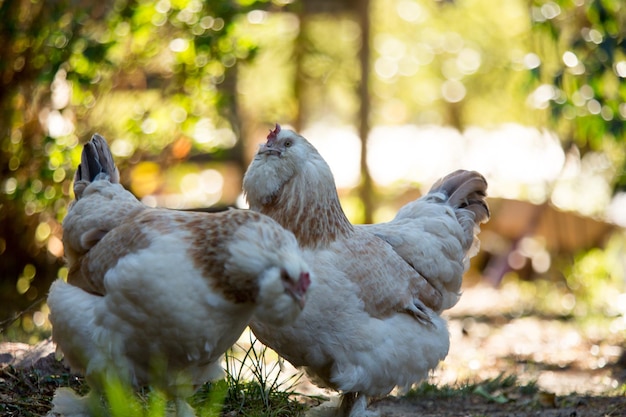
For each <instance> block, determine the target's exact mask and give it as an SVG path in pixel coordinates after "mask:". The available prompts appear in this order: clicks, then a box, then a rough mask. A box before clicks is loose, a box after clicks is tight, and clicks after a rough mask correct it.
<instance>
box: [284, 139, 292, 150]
mask: <svg viewBox="0 0 626 417" xmlns="http://www.w3.org/2000/svg"><path fill="white" fill-rule="evenodd" d="M291 145H293V142H292V141H290V140H286V141H285V148H289V147H290V146H291Z"/></svg>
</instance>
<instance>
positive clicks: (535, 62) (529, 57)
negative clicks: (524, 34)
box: [522, 52, 541, 69]
mask: <svg viewBox="0 0 626 417" xmlns="http://www.w3.org/2000/svg"><path fill="white" fill-rule="evenodd" d="M522 62H523V64H524V67H526V68H527V69H535V68H537V67H539V65H541V59H540V58H539V55H537V54H533V53H532V52H530V53H528V54H526V55H524V59H523V60H522Z"/></svg>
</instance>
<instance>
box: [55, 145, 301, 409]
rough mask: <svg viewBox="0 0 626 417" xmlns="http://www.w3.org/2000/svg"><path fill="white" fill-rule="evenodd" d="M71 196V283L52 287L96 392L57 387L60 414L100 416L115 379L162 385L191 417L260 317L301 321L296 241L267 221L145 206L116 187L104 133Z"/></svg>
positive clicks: (65, 335) (67, 227)
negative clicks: (196, 398) (193, 403)
mask: <svg viewBox="0 0 626 417" xmlns="http://www.w3.org/2000/svg"><path fill="white" fill-rule="evenodd" d="M74 190H75V194H76V201H75V202H73V203H72V205H71V207H70V209H69V212H68V214H67V216H66V218H65V220H64V223H63V242H64V246H65V251H66V256H67V261H68V266H69V274H68V282H67V283H66V282H64V281H63V280H57V281H56V282H54V283H53V284H52V287H51V289H50V294H49V296H48V305H49V307H50V311H51V313H50V320H51V322H52V325H53V339H54V341H55V342H56V343H57V345H58V347H59V348H60V349H61V350H62V352H63V353H64V355H65V358H66V360H67V361H68V362H69V364H70V366H71V367H72V368H73V369H75V370H78V371H80V372H82V373H84V374H85V376H86V379H87V381H88V383H89V384H90V386H91V388H92V391H91V394H90V396H88V397H82V398H81V397H78V396H76V395H75V394H74V393H73V392H71V391H69V390H67V389H61V390H58V391H57V393H56V394H55V398H54V400H53V405H54V408H53V410H52V414H56V415H64V416H82V415H89V414H90V413H93V412H97V411H96V410H95V409H94V403H99V400H98V399H97V398H98V396H99V395H98V394H99V393H101V392H102V391H103V390H104V386H105V384H106V383H107V381H109V379H112V380H119V381H121V382H122V383H125V384H126V385H128V386H130V385H131V384H134V385H135V386H142V385H146V384H150V385H152V386H155V387H157V388H159V389H161V390H162V391H163V392H165V393H166V394H167V395H168V397H170V398H172V399H174V400H175V401H176V413H177V416H191V415H193V410H192V409H191V407H190V406H189V405H188V404H187V403H186V401H185V399H186V397H188V396H189V395H191V394H192V393H193V392H194V390H195V389H196V388H197V387H198V386H199V385H200V384H202V383H204V382H206V381H208V380H210V379H213V378H216V377H218V376H221V375H222V374H223V371H222V369H221V366H220V357H221V355H222V354H223V353H224V352H225V351H226V350H227V349H228V348H229V347H230V346H231V345H232V344H233V343H234V342H235V341H236V340H237V338H238V337H239V336H240V334H241V333H242V331H243V330H244V328H245V327H246V326H247V324H248V322H249V320H250V318H251V316H252V315H253V314H255V315H256V317H257V318H258V319H259V320H261V321H265V322H267V323H271V324H272V325H276V326H280V325H283V324H285V323H289V322H291V321H293V320H294V319H295V318H296V317H297V316H298V315H299V314H300V311H301V309H302V308H303V306H304V300H305V294H306V292H307V289H308V287H309V284H310V275H309V267H308V266H307V264H306V262H305V261H304V259H303V257H302V255H301V251H300V250H299V248H298V243H297V241H296V239H295V237H294V235H293V234H292V233H291V232H288V231H286V230H285V229H283V228H282V227H281V226H280V225H279V224H278V223H276V222H275V221H274V220H272V219H270V218H269V217H267V216H264V215H262V214H259V213H255V212H251V211H244V210H229V211H226V212H223V213H217V214H207V213H192V212H180V211H174V210H166V209H154V208H148V207H146V206H144V205H143V204H142V203H141V202H139V201H138V200H137V199H136V198H135V197H134V196H133V195H132V194H131V193H130V192H128V191H126V190H125V189H124V188H123V187H122V186H121V185H120V184H119V174H118V172H117V168H116V167H115V164H114V162H113V157H112V155H111V153H110V151H109V148H108V146H107V143H106V141H105V140H104V139H103V138H102V137H100V136H98V135H94V137H93V138H92V140H91V142H89V143H87V144H86V145H85V148H84V150H83V154H82V161H81V165H80V166H79V169H78V171H77V172H76V176H75V183H74ZM92 394H93V395H92ZM94 398H95V401H92V400H93V399H94Z"/></svg>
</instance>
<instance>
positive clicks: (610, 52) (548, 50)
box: [529, 0, 626, 190]
mask: <svg viewBox="0 0 626 417" xmlns="http://www.w3.org/2000/svg"><path fill="white" fill-rule="evenodd" d="M625 6H626V5H625V4H624V2H623V1H621V0H587V1H580V0H578V1H573V0H557V1H547V0H534V1H533V2H532V6H531V15H530V17H531V19H532V23H533V41H534V49H535V51H536V53H537V56H538V58H539V59H540V60H541V62H540V63H538V65H537V66H536V67H534V68H532V71H530V73H529V74H530V75H531V76H532V77H534V78H536V80H537V81H538V82H539V83H541V84H540V87H539V88H540V89H541V90H540V94H538V95H539V96H541V97H538V99H539V100H540V101H542V103H540V106H542V107H543V106H545V107H547V108H549V110H550V117H551V120H552V125H553V126H554V127H555V129H556V131H557V132H558V133H559V136H560V137H561V140H562V141H563V142H564V147H565V148H566V149H568V148H570V147H571V146H573V145H575V146H576V147H577V148H578V149H579V150H580V152H581V154H583V155H584V154H585V153H587V152H590V151H600V152H605V153H606V154H607V155H608V156H609V157H610V158H611V159H612V160H613V162H614V163H616V164H620V165H621V169H619V170H618V175H617V177H616V178H615V182H614V184H613V186H614V189H616V190H626V158H624V150H623V144H624V139H625V137H626V123H625V120H626V83H625V82H624V79H625V78H626V9H625ZM536 91H537V90H536Z"/></svg>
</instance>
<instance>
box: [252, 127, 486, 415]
mask: <svg viewBox="0 0 626 417" xmlns="http://www.w3.org/2000/svg"><path fill="white" fill-rule="evenodd" d="M243 188H244V193H245V195H246V198H247V200H248V202H249V204H250V208H251V209H252V210H255V211H259V212H261V213H263V214H266V215H268V216H270V217H272V218H273V219H275V220H276V221H278V222H279V223H280V224H281V225H282V226H283V227H285V228H286V229H289V230H291V231H292V232H294V234H295V235H296V238H297V239H298V242H299V244H300V246H301V248H302V249H303V251H304V255H305V258H306V259H307V261H308V263H309V265H311V266H312V268H313V271H314V273H315V275H316V277H317V279H318V280H317V284H316V287H315V288H312V290H311V291H310V292H309V293H308V295H307V296H308V301H307V302H308V306H309V307H308V308H307V309H306V310H305V311H304V312H303V314H301V315H300V317H299V318H298V319H297V320H296V321H295V322H294V323H293V324H291V325H287V326H284V327H281V328H278V327H276V326H273V325H271V324H269V323H263V322H262V321H260V320H253V321H252V323H251V328H252V330H253V332H254V333H255V335H256V336H257V337H258V338H259V339H260V340H261V341H262V342H263V343H265V344H266V345H268V346H269V347H271V348H273V349H274V350H276V351H277V352H278V353H279V354H280V355H281V356H283V357H284V358H286V359H287V360H288V361H289V362H291V363H292V364H293V365H294V366H297V367H304V369H305V370H306V371H307V373H308V374H309V375H310V376H311V377H312V379H313V381H314V382H316V383H317V384H318V385H320V386H322V387H328V388H332V389H335V390H338V391H340V392H341V393H342V394H343V395H342V403H341V406H340V411H341V412H342V414H344V415H350V416H351V417H357V416H364V415H370V414H375V413H373V412H371V411H370V410H368V408H367V407H368V400H367V397H371V396H381V395H387V394H388V393H389V392H390V391H391V390H392V389H393V388H394V387H396V386H399V387H404V388H406V387H409V386H411V385H412V384H414V383H417V382H419V381H421V380H422V379H424V378H425V377H426V376H427V375H428V372H429V371H430V370H431V369H433V368H434V367H435V366H437V364H438V363H439V361H441V360H442V359H443V358H444V357H445V356H446V355H447V353H448V348H449V334H448V329H447V326H446V322H445V321H444V319H442V318H441V317H440V316H439V313H441V311H443V310H444V309H447V308H450V307H452V306H453V305H454V304H455V303H456V302H457V301H458V298H459V295H460V288H461V282H462V277H463V273H464V272H465V270H466V269H467V267H468V265H469V258H470V256H472V255H473V254H474V253H475V251H476V250H477V243H478V240H477V238H476V234H477V233H478V231H479V225H480V223H482V222H485V221H487V219H488V217H489V210H488V207H487V204H486V202H485V195H486V189H487V183H486V181H485V179H484V178H483V177H482V176H481V175H480V174H478V173H476V172H469V171H457V172H455V173H452V174H450V175H449V176H447V177H445V178H443V179H441V180H440V181H439V182H437V183H436V184H435V185H434V186H433V188H432V189H431V190H430V192H429V193H428V194H427V195H425V196H424V197H422V198H420V199H418V200H416V201H413V202H411V203H409V204H407V205H406V206H404V207H403V208H402V209H401V210H400V211H399V212H398V214H397V216H396V217H395V218H394V219H393V220H392V221H390V222H388V223H384V224H376V225H362V226H354V225H352V224H351V223H350V222H349V221H348V219H347V217H346V216H345V214H344V212H343V210H342V208H341V205H340V203H339V198H338V195H337V190H336V188H335V183H334V179H333V176H332V173H331V171H330V168H329V166H328V164H327V163H326V162H325V161H324V159H323V158H322V157H321V156H320V154H319V153H318V152H317V150H316V149H315V148H314V147H313V146H312V145H311V144H310V143H309V142H308V141H307V140H306V139H305V138H303V137H302V136H300V135H298V134H296V133H295V132H293V131H290V130H281V129H280V126H278V125H277V126H276V128H275V129H274V130H273V131H271V132H270V134H269V136H268V138H267V143H265V144H263V145H261V146H260V149H259V151H258V153H257V154H256V156H255V158H254V160H253V161H252V162H251V164H250V166H249V167H248V170H247V172H246V174H245V176H244V182H243Z"/></svg>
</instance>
